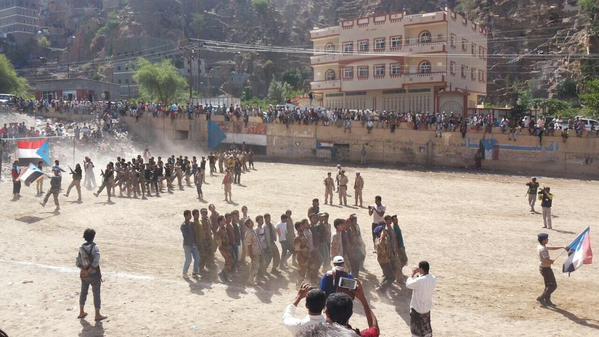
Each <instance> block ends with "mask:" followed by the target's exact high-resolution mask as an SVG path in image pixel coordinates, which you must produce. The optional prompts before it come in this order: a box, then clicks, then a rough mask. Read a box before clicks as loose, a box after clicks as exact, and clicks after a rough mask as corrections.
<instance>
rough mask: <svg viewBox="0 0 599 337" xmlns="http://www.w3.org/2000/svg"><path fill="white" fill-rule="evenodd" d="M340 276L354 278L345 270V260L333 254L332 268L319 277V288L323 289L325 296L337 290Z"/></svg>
mask: <svg viewBox="0 0 599 337" xmlns="http://www.w3.org/2000/svg"><path fill="white" fill-rule="evenodd" d="M342 277H346V278H351V279H353V278H354V277H353V276H352V275H351V274H349V273H348V272H346V271H345V260H344V259H343V256H335V257H334V258H333V269H331V270H329V271H327V272H326V273H325V274H324V276H323V277H322V278H321V279H320V290H322V291H324V292H325V293H326V294H327V296H329V295H330V294H332V293H335V292H338V288H339V280H340V279H341V278H342Z"/></svg>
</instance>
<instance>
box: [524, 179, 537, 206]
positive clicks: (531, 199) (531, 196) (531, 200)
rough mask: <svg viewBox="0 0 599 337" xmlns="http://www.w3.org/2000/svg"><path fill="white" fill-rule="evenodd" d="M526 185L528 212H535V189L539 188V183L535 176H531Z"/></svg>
mask: <svg viewBox="0 0 599 337" xmlns="http://www.w3.org/2000/svg"><path fill="white" fill-rule="evenodd" d="M526 186H528V192H527V195H528V205H529V206H530V212H531V213H536V211H535V202H536V201H537V190H538V189H539V183H538V182H537V178H536V177H532V178H531V180H530V181H529V182H527V183H526Z"/></svg>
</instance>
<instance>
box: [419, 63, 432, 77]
mask: <svg viewBox="0 0 599 337" xmlns="http://www.w3.org/2000/svg"><path fill="white" fill-rule="evenodd" d="M418 72H419V73H421V74H428V73H430V72H431V63H430V62H429V61H422V62H420V64H419V65H418Z"/></svg>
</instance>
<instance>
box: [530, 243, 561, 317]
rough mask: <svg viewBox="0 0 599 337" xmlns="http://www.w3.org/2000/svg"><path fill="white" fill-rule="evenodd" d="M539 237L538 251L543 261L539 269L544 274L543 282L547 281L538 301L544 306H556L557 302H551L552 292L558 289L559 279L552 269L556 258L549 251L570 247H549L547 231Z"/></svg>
mask: <svg viewBox="0 0 599 337" xmlns="http://www.w3.org/2000/svg"><path fill="white" fill-rule="evenodd" d="M537 237H538V240H539V246H538V247H537V251H538V253H539V260H540V261H541V263H540V265H539V271H540V272H541V276H543V282H544V283H545V289H544V290H543V293H542V294H541V296H539V297H537V301H538V302H539V303H541V305H542V306H550V307H554V306H555V304H553V302H551V294H552V293H553V292H554V291H555V289H557V281H556V280H555V275H554V274H553V269H551V265H552V264H553V262H554V261H555V260H552V259H551V258H550V256H549V251H550V250H559V249H566V250H568V247H548V246H547V243H549V234H547V233H540V234H539V235H538V236H537Z"/></svg>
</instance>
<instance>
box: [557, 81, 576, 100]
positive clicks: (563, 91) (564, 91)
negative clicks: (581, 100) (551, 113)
mask: <svg viewBox="0 0 599 337" xmlns="http://www.w3.org/2000/svg"><path fill="white" fill-rule="evenodd" d="M557 98H559V99H575V98H578V91H577V89H576V81H574V80H570V79H568V80H565V81H563V82H561V83H560V84H558V85H557Z"/></svg>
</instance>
